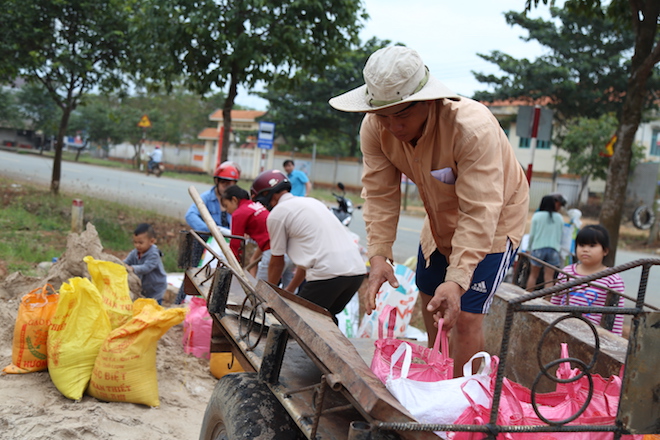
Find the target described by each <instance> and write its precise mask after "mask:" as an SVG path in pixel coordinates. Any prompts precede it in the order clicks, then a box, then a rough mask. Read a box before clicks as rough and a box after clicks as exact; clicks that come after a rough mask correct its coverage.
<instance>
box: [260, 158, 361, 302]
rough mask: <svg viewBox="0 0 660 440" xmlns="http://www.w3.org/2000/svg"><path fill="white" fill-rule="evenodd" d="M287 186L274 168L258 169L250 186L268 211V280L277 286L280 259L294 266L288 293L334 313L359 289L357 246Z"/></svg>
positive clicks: (316, 204)
mask: <svg viewBox="0 0 660 440" xmlns="http://www.w3.org/2000/svg"><path fill="white" fill-rule="evenodd" d="M290 190H291V183H290V182H289V180H288V179H287V177H286V175H285V174H284V173H282V172H281V171H279V170H269V171H264V172H263V173H261V174H260V175H259V176H257V178H256V179H255V181H254V183H253V184H252V189H251V192H252V199H253V200H255V201H258V202H261V203H262V204H263V205H264V206H266V207H268V208H269V209H271V212H270V214H269V216H268V220H267V227H268V233H269V235H270V249H271V260H270V264H269V266H268V281H269V282H271V283H273V284H277V282H278V281H279V280H280V278H281V276H282V270H283V269H284V265H285V263H284V255H285V254H286V255H288V256H289V257H290V258H291V260H292V261H293V263H294V264H295V265H296V273H295V275H294V278H293V280H292V281H291V283H290V284H289V285H288V286H285V290H288V291H290V292H293V291H295V289H296V288H297V287H298V286H299V285H300V284H301V283H302V281H303V280H307V282H306V283H305V284H304V285H303V286H302V287H301V289H300V292H299V293H298V295H299V296H300V297H302V298H305V299H307V300H309V301H311V302H313V303H315V304H318V305H319V306H321V307H324V308H326V309H327V310H328V311H330V313H332V314H333V315H336V314H337V313H339V312H341V311H342V310H343V309H344V307H345V306H346V304H347V303H348V302H349V301H350V299H351V298H352V297H353V295H354V294H355V292H357V290H358V289H359V288H360V286H361V284H362V281H363V279H364V275H365V273H366V267H365V264H364V261H363V259H362V256H361V255H360V251H359V249H358V247H357V244H356V243H355V242H354V241H353V238H352V237H351V236H350V234H349V233H348V230H347V229H346V227H345V226H344V225H342V224H341V222H339V220H337V217H335V216H334V215H333V214H332V213H331V212H330V210H329V209H328V208H327V207H326V206H325V205H324V204H323V203H322V202H320V201H319V200H316V199H314V198H311V197H295V196H294V195H293V194H291V193H290Z"/></svg>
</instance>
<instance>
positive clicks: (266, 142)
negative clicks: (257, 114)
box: [257, 121, 275, 150]
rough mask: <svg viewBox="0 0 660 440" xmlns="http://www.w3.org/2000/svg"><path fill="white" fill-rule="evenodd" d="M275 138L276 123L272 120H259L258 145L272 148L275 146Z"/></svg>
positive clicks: (265, 148)
mask: <svg viewBox="0 0 660 440" xmlns="http://www.w3.org/2000/svg"><path fill="white" fill-rule="evenodd" d="M274 139H275V124H274V123H272V122H263V121H262V122H259V135H258V136H257V147H258V148H261V149H264V150H270V149H272V148H273V140H274Z"/></svg>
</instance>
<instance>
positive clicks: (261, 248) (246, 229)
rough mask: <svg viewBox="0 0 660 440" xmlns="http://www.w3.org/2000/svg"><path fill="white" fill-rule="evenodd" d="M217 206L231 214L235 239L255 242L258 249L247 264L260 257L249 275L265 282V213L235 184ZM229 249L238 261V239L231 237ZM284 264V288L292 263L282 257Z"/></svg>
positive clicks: (267, 256) (267, 259) (267, 254)
mask: <svg viewBox="0 0 660 440" xmlns="http://www.w3.org/2000/svg"><path fill="white" fill-rule="evenodd" d="M220 203H221V204H222V207H223V208H224V209H225V211H227V212H228V213H229V214H231V234H232V235H237V236H241V237H243V236H245V235H248V236H249V237H250V238H251V239H252V240H254V241H255V242H256V243H257V247H258V250H257V251H255V253H254V254H253V255H252V258H251V259H250V263H251V262H253V261H255V260H256V259H257V258H259V257H261V261H260V262H259V266H258V268H254V270H253V271H252V275H253V276H255V277H256V278H257V279H263V280H268V263H269V262H270V236H269V235H268V228H267V227H266V219H267V218H268V214H269V211H268V209H266V207H265V206H264V205H262V204H261V203H259V202H253V201H252V200H251V199H250V195H249V194H248V192H247V191H245V190H244V189H243V188H241V187H239V186H238V185H232V186H230V187H229V188H227V189H225V191H224V192H223V193H222V196H221V199H220ZM229 247H230V248H231V250H232V252H234V255H235V256H236V258H238V259H239V261H240V259H241V254H240V252H241V240H239V239H237V238H232V239H231V240H230V241H229ZM285 261H286V263H287V266H286V269H285V271H284V273H283V275H282V286H284V287H286V286H287V285H288V284H289V281H291V278H293V268H294V266H293V263H292V262H291V260H290V259H288V257H287V256H285Z"/></svg>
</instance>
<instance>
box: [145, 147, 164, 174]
mask: <svg viewBox="0 0 660 440" xmlns="http://www.w3.org/2000/svg"><path fill="white" fill-rule="evenodd" d="M162 161H163V150H161V149H160V145H156V146H155V147H154V151H152V152H151V153H149V162H148V163H147V168H148V169H149V171H153V170H154V168H157V167H158V166H160V163H161V162H162Z"/></svg>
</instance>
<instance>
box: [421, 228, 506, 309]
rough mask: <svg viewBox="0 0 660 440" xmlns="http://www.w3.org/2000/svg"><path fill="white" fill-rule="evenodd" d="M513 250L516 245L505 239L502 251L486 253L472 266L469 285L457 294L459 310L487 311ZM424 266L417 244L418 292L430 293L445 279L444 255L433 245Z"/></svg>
mask: <svg viewBox="0 0 660 440" xmlns="http://www.w3.org/2000/svg"><path fill="white" fill-rule="evenodd" d="M517 251H518V250H517V249H513V245H512V243H511V241H510V240H507V250H506V251H505V252H501V253H497V254H488V255H486V257H485V258H484V259H483V260H482V261H481V263H479V264H478V265H477V268H476V269H475V270H474V274H473V275H472V283H471V284H470V288H469V289H468V290H467V291H466V292H465V293H464V294H463V296H462V297H461V310H462V311H464V312H470V313H478V314H485V313H488V309H489V308H490V304H491V303H492V302H493V296H494V295H495V291H496V290H497V288H498V287H499V286H500V284H502V281H503V280H504V276H505V275H506V272H507V270H508V269H509V267H510V266H511V263H513V259H514V257H515V256H516V253H517ZM424 266H425V262H424V255H423V254H422V248H421V246H420V247H419V251H418V253H417V273H416V283H417V287H418V288H419V291H420V292H421V293H423V294H425V295H430V296H433V294H434V293H435V289H436V288H437V287H438V286H439V285H440V284H442V283H443V282H444V281H445V275H446V274H447V266H448V263H447V259H446V258H445V256H444V255H442V254H441V253H440V252H438V250H437V249H436V250H435V252H433V253H432V254H431V264H429V266H428V267H424Z"/></svg>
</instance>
